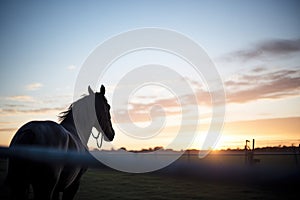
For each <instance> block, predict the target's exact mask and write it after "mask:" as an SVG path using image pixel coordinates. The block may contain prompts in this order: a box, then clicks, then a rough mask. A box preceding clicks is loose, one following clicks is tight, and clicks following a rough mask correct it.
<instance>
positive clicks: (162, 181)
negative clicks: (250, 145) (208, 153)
mask: <svg viewBox="0 0 300 200" xmlns="http://www.w3.org/2000/svg"><path fill="white" fill-rule="evenodd" d="M228 159H229V160H231V159H235V160H236V159H237V157H234V158H228ZM273 159H275V158H273ZM277 159H278V160H279V161H280V163H281V161H283V160H284V159H285V158H279V157H277ZM261 160H262V161H263V160H264V159H263V158H261ZM275 160H276V159H275ZM232 161H233V160H231V161H230V162H232ZM267 161H268V162H271V161H270V160H267ZM203 162H213V163H214V164H221V163H226V159H225V157H219V158H218V157H208V158H206V160H203ZM236 162H238V163H242V161H240V160H236ZM6 168H7V161H6V160H4V159H2V160H1V159H0V184H1V185H2V183H3V181H4V178H5V174H6ZM297 187H299V185H297V186H295V185H294V188H293V187H290V185H284V184H280V183H278V184H275V185H274V184H272V185H257V184H253V183H252V184H246V183H241V182H235V181H228V180H223V181H219V180H217V181H216V180H211V181H210V180H207V179H201V177H200V178H199V177H197V178H193V177H190V176H176V175H174V174H173V175H170V174H164V173H146V174H130V173H124V172H119V171H115V170H112V169H89V170H88V171H87V172H86V173H85V174H84V176H83V177H82V180H81V185H80V189H79V191H78V193H77V195H76V198H75V199H77V200H81V199H82V200H92V199H105V200H117V199H118V200H119V199H124V200H127V199H128V200H129V199H130V200H138V199H143V200H144V199H151V200H156V199H162V200H171V199H175V200H176V199H178V200H179V199H180V200H181V199H208V200H210V199H220V200H221V199H297V198H298V197H299V196H300V192H299V190H298V189H297ZM0 199H1V200H5V199H8V189H7V188H6V187H1V188H0Z"/></svg>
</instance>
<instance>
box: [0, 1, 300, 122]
mask: <svg viewBox="0 0 300 200" xmlns="http://www.w3.org/2000/svg"><path fill="white" fill-rule="evenodd" d="M299 10H300V2H299V1H286V0H285V1H283V0H282V1H279V0H278V1H268V0H263V1H259V0H257V1H238V0H227V1H189V0H188V1H170V0H166V1H158V0H154V1H114V0H113V1H1V2H0V27H1V29H0V44H1V46H0V97H1V98H2V100H1V101H2V102H1V108H2V109H3V108H5V105H6V104H7V99H9V97H13V96H30V97H33V98H35V99H40V100H41V101H40V103H39V104H38V106H40V107H42V106H46V107H51V106H52V107H63V106H65V105H66V104H68V103H69V102H70V101H71V100H72V99H71V95H72V92H73V86H74V83H75V81H76V77H77V74H78V71H79V69H80V66H81V64H82V63H83V62H84V60H85V59H86V58H87V57H88V55H89V53H90V52H91V51H93V50H94V49H95V48H96V46H97V45H99V44H101V43H102V42H103V41H105V40H106V39H108V38H110V37H112V36H113V35H116V34H119V33H121V32H125V31H128V30H131V29H136V28H143V27H161V28H167V29H172V30H175V31H178V32H180V33H183V34H185V35H187V36H188V37H190V38H192V39H193V40H194V41H196V42H197V43H199V44H200V45H201V46H202V47H203V48H204V49H205V50H206V51H207V53H208V55H209V56H210V57H211V58H212V59H213V61H214V62H215V63H216V66H217V69H218V70H219V72H220V74H221V76H222V78H223V79H224V80H225V81H226V80H228V79H231V78H232V77H234V76H235V77H236V76H242V75H244V74H245V73H248V72H249V70H252V69H255V68H257V67H260V66H261V67H264V68H267V69H268V70H271V71H272V70H273V69H278V70H282V69H297V70H298V69H299V62H300V58H299V56H297V55H299V51H298V50H297V49H296V50H294V51H288V50H285V51H282V52H279V51H276V52H275V51H270V52H269V53H270V54H268V52H267V51H268V47H270V46H272V45H273V44H275V46H276V44H278V40H279V41H283V40H288V41H290V43H288V45H291V43H293V41H297V40H299V38H300V12H299ZM272 41H273V43H272ZM274 41H275V42H274ZM268 42H269V43H268ZM276 42H277V43H276ZM266 43H267V44H266ZM280 44H281V43H280ZM297 44H298V43H297ZM268 45H269V46H268ZM273 46H274V45H273ZM273 46H272V47H273ZM259 48H260V49H263V51H266V52H267V53H266V55H262V56H258V58H256V59H255V60H250V61H249V60H246V61H245V60H241V59H236V56H237V55H239V56H240V57H242V56H245V54H243V55H241V51H243V52H251V51H255V50H256V49H259ZM253 49H254V50H253ZM274 52H275V53H274ZM279 54H280V55H279ZM278 55H279V56H278ZM228 57H231V58H230V59H231V60H230V59H229V61H228ZM232 60H233V61H232ZM70 66H74V67H70ZM38 84H39V85H38ZM30 86H33V87H34V86H35V87H36V88H34V89H33V90H32V89H29V87H30ZM289 92H290V91H289ZM293 92H294V93H293V96H296V97H299V91H298V90H297V91H293ZM64 95H69V96H67V97H63V98H62V99H61V100H59V99H57V97H58V96H64ZM283 96H284V95H283ZM296 97H295V98H296ZM51 98H53V99H57V102H55V101H54V100H52V101H51V102H52V103H49V102H50V100H51ZM282 98H283V97H282ZM27 100H28V99H27ZM46 100H48V101H47V103H45V102H46ZM64 102H65V103H64ZM287 102H294V103H293V104H292V106H291V107H292V108H293V107H296V106H298V104H297V100H295V99H288V100H283V101H282V102H277V103H275V104H274V105H273V106H278V105H284V104H286V103H287ZM19 104H22V102H19ZM23 104H24V105H25V104H28V106H32V104H31V103H30V101H26V102H23ZM264 105H265V104H264ZM252 106H253V105H252ZM237 107H238V106H237ZM254 107H255V106H254ZM261 107H264V106H261ZM235 109H237V110H239V109H240V107H239V108H236V107H234V109H233V110H235ZM291 110H293V109H291ZM262 112H264V111H262ZM268 112H269V111H268ZM297 112H298V110H297V109H296V110H294V111H293V113H291V114H286V113H285V111H280V113H283V114H282V115H281V114H278V115H276V116H279V117H280V116H284V117H287V116H289V115H290V116H296V115H297ZM251 116H252V115H251ZM253 116H254V114H253ZM18 117H20V116H18ZM20 118H22V117H20ZM254 118H257V117H254ZM13 119H14V118H13V117H11V119H9V120H8V118H4V117H2V118H1V120H2V121H10V120H12V121H13ZM28 119H29V118H26V116H25V117H24V116H23V118H22V120H20V123H21V122H24V121H26V120H28ZM247 119H248V118H247ZM18 125H19V124H18Z"/></svg>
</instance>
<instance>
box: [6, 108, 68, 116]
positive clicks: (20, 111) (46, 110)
mask: <svg viewBox="0 0 300 200" xmlns="http://www.w3.org/2000/svg"><path fill="white" fill-rule="evenodd" d="M65 108H66V107H65V106H64V107H53V108H51V107H49V108H46V107H45V108H36V109H19V108H2V109H0V116H8V115H16V114H30V115H35V114H46V113H49V112H57V114H59V112H61V111H63V110H64V109H65Z"/></svg>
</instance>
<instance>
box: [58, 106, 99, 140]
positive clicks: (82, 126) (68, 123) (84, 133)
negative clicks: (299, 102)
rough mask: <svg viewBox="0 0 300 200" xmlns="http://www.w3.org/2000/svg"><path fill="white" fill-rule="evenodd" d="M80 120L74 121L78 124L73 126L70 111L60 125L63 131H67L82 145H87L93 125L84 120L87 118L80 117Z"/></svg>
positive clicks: (73, 122)
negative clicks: (77, 138) (78, 139)
mask: <svg viewBox="0 0 300 200" xmlns="http://www.w3.org/2000/svg"><path fill="white" fill-rule="evenodd" d="M80 117H81V118H82V120H80V119H76V122H79V123H77V124H76V125H77V126H76V125H75V121H74V118H73V112H72V111H70V112H69V113H68V115H67V116H66V118H65V119H64V120H63V121H62V122H61V123H60V124H61V125H62V126H63V127H64V128H65V129H67V130H68V131H69V132H70V133H71V134H72V135H75V136H76V137H79V138H80V139H81V141H82V143H83V144H84V145H87V143H88V140H89V137H90V134H91V131H92V128H93V125H92V123H91V122H88V121H87V120H86V119H88V118H87V116H85V115H84V113H83V114H82V115H80Z"/></svg>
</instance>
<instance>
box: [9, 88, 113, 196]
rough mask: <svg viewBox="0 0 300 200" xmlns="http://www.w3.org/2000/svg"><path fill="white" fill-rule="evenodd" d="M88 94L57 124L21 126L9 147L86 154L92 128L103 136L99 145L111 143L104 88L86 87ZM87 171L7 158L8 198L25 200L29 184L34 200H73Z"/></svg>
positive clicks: (111, 135) (110, 127)
mask: <svg viewBox="0 0 300 200" xmlns="http://www.w3.org/2000/svg"><path fill="white" fill-rule="evenodd" d="M88 91H89V94H88V95H85V96H83V97H81V98H80V99H79V100H77V101H75V102H73V103H72V104H71V105H70V106H69V108H68V110H66V111H64V112H62V113H60V115H59V122H60V123H56V122H53V121H31V122H28V123H26V124H25V125H23V126H22V127H21V128H20V129H18V130H17V132H16V134H15V135H14V137H13V139H12V141H11V143H10V146H9V148H10V149H11V150H14V149H17V148H18V147H26V148H41V147H42V148H46V149H55V150H58V151H60V152H64V153H68V152H78V153H86V152H88V148H87V142H88V140H89V137H90V135H91V133H92V129H93V128H95V129H96V130H97V131H98V137H99V135H100V133H102V137H101V144H102V140H103V139H104V140H105V141H112V140H113V139H114V136H115V132H114V129H113V127H112V123H111V116H110V112H109V111H110V105H109V104H108V103H107V99H106V98H105V87H104V86H103V85H101V88H100V92H94V91H93V90H92V89H91V88H90V86H89V87H88ZM75 112H76V114H75ZM78 124H79V125H78ZM97 141H98V140H97ZM97 144H98V143H97ZM44 159H47V158H44ZM86 170H87V167H82V166H75V165H70V164H66V163H47V162H38V161H36V160H24V159H21V158H9V164H8V175H7V181H8V184H9V186H10V188H11V199H22V200H23V199H27V198H28V195H29V192H28V191H29V187H30V185H31V187H32V190H33V196H34V199H36V200H58V199H59V198H60V193H62V199H63V200H72V199H73V198H74V196H75V194H76V192H77V190H78V188H79V184H80V179H81V176H82V175H83V174H84V172H85V171H86Z"/></svg>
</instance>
